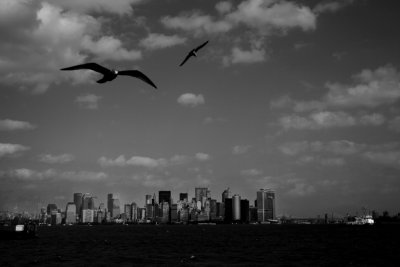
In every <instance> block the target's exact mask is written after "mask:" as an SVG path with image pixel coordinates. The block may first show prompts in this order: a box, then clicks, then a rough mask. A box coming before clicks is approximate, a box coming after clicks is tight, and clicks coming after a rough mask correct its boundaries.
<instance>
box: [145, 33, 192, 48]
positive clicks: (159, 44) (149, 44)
mask: <svg viewBox="0 0 400 267" xmlns="http://www.w3.org/2000/svg"><path fill="white" fill-rule="evenodd" d="M186 40H187V38H185V37H180V36H178V35H176V34H175V35H165V34H160V33H150V34H149V35H148V36H147V37H146V38H145V39H142V40H141V41H140V45H141V46H143V47H145V48H147V49H150V50H155V49H162V48H167V47H171V46H175V45H180V44H184V43H186Z"/></svg>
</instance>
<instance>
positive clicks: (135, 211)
mask: <svg viewBox="0 0 400 267" xmlns="http://www.w3.org/2000/svg"><path fill="white" fill-rule="evenodd" d="M138 217H139V216H138V206H137V204H136V203H135V202H132V204H131V220H132V222H137V220H138Z"/></svg>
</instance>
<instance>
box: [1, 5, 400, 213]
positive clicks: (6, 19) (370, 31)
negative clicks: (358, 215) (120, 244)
mask: <svg viewBox="0 0 400 267" xmlns="http://www.w3.org/2000/svg"><path fill="white" fill-rule="evenodd" d="M398 10H399V4H398V1H394V0H390V1H373V0H323V1H317V0H310V1H300V0H299V1H289V0H287V1H280V0H237V1H204V0H190V1H187V0H165V1H156V0H118V1H103V0H98V1H96V0H79V1H62V0H53V1H42V0H0V36H1V39H0V89H1V95H0V210H16V209H18V210H20V211H22V210H29V211H37V210H38V208H40V207H41V206H46V205H47V204H48V203H56V204H57V205H58V206H59V207H60V208H61V209H65V205H66V203H67V202H68V201H72V195H73V193H74V192H82V193H86V192H88V193H92V194H93V195H97V196H98V198H99V199H100V200H101V201H102V202H104V203H105V202H106V194H107V193H114V194H118V195H119V196H120V199H121V203H122V204H123V203H131V202H133V201H135V202H136V203H138V204H139V205H140V206H142V205H143V204H144V196H145V194H153V193H156V195H158V191H159V190H171V191H172V196H173V198H174V199H175V200H176V199H177V198H178V195H179V193H181V192H188V193H189V196H190V197H194V188H195V187H203V186H205V187H209V188H210V190H211V196H212V197H213V198H215V199H217V200H218V201H220V200H221V193H222V191H223V190H224V189H226V188H227V187H229V188H230V189H231V192H232V193H233V194H239V195H241V196H242V198H247V199H248V200H249V201H250V203H254V199H255V198H256V191H257V190H258V189H259V188H272V189H274V190H275V191H276V198H277V209H278V210H277V214H288V215H294V216H314V215H318V214H321V215H322V214H324V213H325V212H327V213H331V212H334V213H338V214H345V213H346V212H355V211H361V210H362V208H363V207H365V208H367V209H371V210H372V209H376V210H380V211H382V210H389V211H391V212H399V211H400V210H399V206H398V203H400V138H399V134H400V105H399V99H400V72H399V71H400V49H399V47H400V37H399V34H398V25H399V23H400V18H399V16H398ZM206 40H209V44H208V45H207V46H205V47H204V48H203V49H202V50H200V51H199V53H198V57H197V58H191V59H190V60H189V61H188V62H187V63H186V64H185V65H184V66H183V67H178V65H179V63H180V62H181V61H182V60H183V59H184V57H185V56H186V54H187V52H189V51H190V50H191V49H192V48H194V47H196V46H198V45H200V44H202V43H203V42H204V41H206ZM83 62H98V63H100V64H102V65H104V66H106V67H109V68H116V69H139V70H141V71H143V72H144V73H145V74H146V75H147V76H149V77H150V78H151V79H152V80H153V81H154V83H155V84H156V85H157V86H158V88H159V89H158V90H154V89H153V88H152V87H150V86H149V85H147V84H145V83H144V82H142V81H140V80H138V79H135V78H131V77H123V76H120V77H118V78H117V79H116V80H114V81H112V82H110V83H105V84H97V83H96V82H95V81H96V80H97V79H99V78H100V77H101V75H98V74H96V73H94V72H91V71H71V72H63V71H60V70H59V69H60V68H64V67H68V66H72V65H76V64H80V63H83Z"/></svg>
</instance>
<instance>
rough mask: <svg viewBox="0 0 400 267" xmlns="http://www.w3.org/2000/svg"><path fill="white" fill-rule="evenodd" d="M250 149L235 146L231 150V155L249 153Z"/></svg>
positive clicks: (247, 146) (244, 146) (243, 146)
mask: <svg viewBox="0 0 400 267" xmlns="http://www.w3.org/2000/svg"><path fill="white" fill-rule="evenodd" d="M250 148H251V146H250V145H236V146H234V147H233V148H232V154H233V155H241V154H245V153H247V152H248V151H249V149H250Z"/></svg>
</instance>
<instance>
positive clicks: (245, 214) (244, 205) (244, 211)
mask: <svg viewBox="0 0 400 267" xmlns="http://www.w3.org/2000/svg"><path fill="white" fill-rule="evenodd" d="M249 205H250V204H249V201H248V200H247V199H242V200H240V221H241V222H243V223H248V222H250V207H249Z"/></svg>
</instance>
